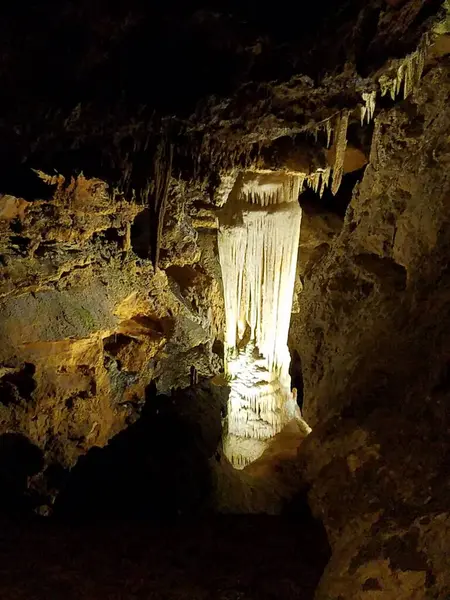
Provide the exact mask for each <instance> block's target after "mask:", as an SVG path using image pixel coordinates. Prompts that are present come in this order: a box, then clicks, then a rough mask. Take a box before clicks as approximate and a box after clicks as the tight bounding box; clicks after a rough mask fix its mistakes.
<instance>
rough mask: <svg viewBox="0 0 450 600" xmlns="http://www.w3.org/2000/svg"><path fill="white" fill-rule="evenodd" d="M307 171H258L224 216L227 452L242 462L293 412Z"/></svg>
mask: <svg viewBox="0 0 450 600" xmlns="http://www.w3.org/2000/svg"><path fill="white" fill-rule="evenodd" d="M300 184H301V178H300V177H297V176H292V175H284V174H283V175H276V174H274V175H270V174H269V175H268V174H265V175H261V174H259V175H255V176H250V177H249V178H248V179H247V180H246V181H244V182H243V183H242V187H241V190H240V194H239V196H238V200H237V201H236V205H235V206H234V207H233V216H232V218H230V216H229V214H228V216H227V217H222V218H221V219H220V228H219V237H218V240H219V256H220V264H221V267H222V277H223V285H224V294H225V311H226V338H225V342H226V356H225V360H226V371H227V374H228V377H229V378H230V388H231V391H230V397H229V401H228V433H227V436H226V439H225V440H224V449H225V453H226V455H227V456H228V458H229V460H230V461H231V462H232V464H233V465H234V466H235V467H236V468H243V467H245V466H246V465H247V464H248V463H249V462H252V461H253V460H254V459H255V458H257V457H258V456H259V455H260V454H261V453H262V451H263V450H264V447H265V441H266V440H268V439H270V438H272V437H273V436H274V435H276V434H277V433H278V432H279V431H280V430H281V429H282V428H283V426H284V425H286V424H287V423H288V422H289V421H290V420H291V419H292V418H294V416H295V415H296V412H298V409H297V411H296V403H295V400H294V398H293V396H292V393H291V390H290V376H289V363H290V355H289V350H288V347H287V337H288V330H289V323H290V316H291V309H292V299H293V292H294V283H295V273H296V265H297V253H298V244H299V236H300V221H301V209H300V206H299V204H298V202H297V198H298V194H299V189H300Z"/></svg>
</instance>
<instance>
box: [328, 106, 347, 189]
mask: <svg viewBox="0 0 450 600" xmlns="http://www.w3.org/2000/svg"><path fill="white" fill-rule="evenodd" d="M347 128H348V112H346V111H343V112H342V114H341V117H340V119H339V125H338V133H337V140H336V158H335V161H334V169H333V181H332V183H331V191H332V193H333V194H334V195H336V194H337V192H338V190H339V187H340V185H341V181H342V176H343V174H344V159H345V151H346V149H347Z"/></svg>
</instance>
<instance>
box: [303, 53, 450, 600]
mask: <svg viewBox="0 0 450 600" xmlns="http://www.w3.org/2000/svg"><path fill="white" fill-rule="evenodd" d="M449 97H450V62H449V60H448V59H446V60H443V61H442V62H440V63H439V64H438V65H435V66H433V67H432V68H430V70H429V72H428V73H427V74H426V76H425V77H424V79H423V82H422V85H421V86H420V88H418V89H417V90H416V91H415V93H414V94H413V95H412V96H410V97H409V98H408V99H407V100H406V101H404V102H401V103H399V104H398V105H396V106H395V107H392V108H390V109H386V110H384V111H382V112H381V113H380V114H379V116H378V117H377V120H376V124H375V131H374V139H373V145H372V153H371V161H370V165H369V166H368V167H367V170H366V172H365V176H364V179H363V181H362V182H361V184H360V185H359V186H358V188H357V190H356V192H355V194H354V196H353V199H352V201H351V204H350V207H349V209H348V211H347V213H346V217H345V222H344V227H343V229H342V231H341V233H340V235H339V236H337V237H336V238H335V239H334V241H333V242H332V243H331V245H330V247H329V248H327V251H326V252H324V254H323V255H322V258H321V260H320V262H319V263H318V264H317V265H316V267H315V269H314V270H313V271H312V273H311V275H310V278H309V279H308V278H307V279H306V282H305V287H304V290H303V293H302V296H301V304H300V315H299V320H300V323H301V325H300V335H301V342H300V344H301V350H300V352H301V358H302V367H303V379H304V414H305V418H306V419H307V421H309V423H310V424H311V425H312V426H313V433H312V434H311V435H310V436H309V438H307V440H306V442H305V443H304V444H303V446H302V449H301V456H302V460H303V461H304V462H303V464H304V468H305V471H306V479H307V481H309V483H310V485H311V490H310V493H309V497H310V502H311V505H312V507H313V510H314V512H315V514H316V515H320V516H321V518H322V519H323V521H324V524H325V527H326V529H327V533H328V536H329V540H330V543H331V545H332V549H333V556H332V558H331V561H330V563H329V565H328V567H327V569H326V571H325V574H324V576H323V578H322V581H321V584H320V586H319V589H318V592H317V596H316V597H317V599H324V600H325V599H327V600H338V599H339V600H344V599H347V598H348V599H350V598H351V599H355V598H378V597H380V598H396V599H399V598H405V599H406V598H408V599H413V598H414V599H425V598H427V599H431V598H446V597H447V596H448V595H449V594H450V579H449V575H448V573H449V572H448V569H447V568H446V567H444V563H443V560H444V559H443V557H444V556H445V555H447V556H448V554H449V552H450V546H449V542H450V536H449V524H450V479H449V471H448V461H449V456H450V422H449V411H448V403H449V384H448V372H449V369H448V358H449V350H450V346H449V341H450V337H449V336H450V321H449V319H448V308H449V299H450V280H449V277H448V255H449V249H450V175H449V173H450V172H449V168H448V167H449V164H450V163H449V161H450V145H449V140H450V113H449V111H448V102H449ZM298 340H300V338H298Z"/></svg>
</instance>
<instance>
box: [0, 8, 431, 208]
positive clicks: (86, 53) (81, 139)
mask: <svg viewBox="0 0 450 600" xmlns="http://www.w3.org/2000/svg"><path fill="white" fill-rule="evenodd" d="M441 4H442V2H441V1H436V0H409V1H407V2H394V1H393V0H391V1H390V2H386V1H385V0H371V1H370V2H367V1H365V0H347V1H344V2H333V1H331V0H328V1H324V2H320V3H313V2H308V3H296V5H295V6H291V3H289V2H281V3H280V2H279V3H277V6H276V10H274V8H273V7H272V6H266V5H263V4H260V3H256V2H254V1H249V0H246V1H244V2H238V1H233V2H220V1H216V2H213V1H211V2H206V1H205V2H183V3H181V2H180V3H174V2H156V3H154V2H144V1H142V0H132V1H130V2H126V3H124V2H122V3H117V5H116V6H114V7H113V6H112V5H111V3H107V2H106V1H97V2H91V1H88V0H82V1H80V2H76V3H73V2H69V1H63V2H56V1H47V2H44V3H33V4H32V6H30V7H29V8H28V9H27V11H24V10H23V6H22V5H21V4H20V3H18V4H14V3H12V4H9V5H8V6H7V7H5V8H3V9H2V12H3V15H2V19H1V20H0V33H1V35H0V39H1V42H0V46H1V61H0V78H1V79H0V80H1V87H2V94H1V98H0V115H1V118H0V133H1V135H0V153H1V171H2V174H1V176H0V186H1V187H2V188H3V189H2V190H1V191H2V192H7V193H15V192H17V191H19V192H20V190H17V189H15V188H16V187H17V180H18V179H22V178H23V173H24V171H25V170H29V169H30V168H34V169H40V170H42V171H45V172H48V173H55V172H56V173H63V174H64V175H67V174H77V173H80V172H83V173H84V174H86V175H87V176H96V177H99V178H102V179H104V180H105V181H107V182H108V183H109V184H110V185H111V186H114V187H116V188H117V189H119V190H121V191H123V192H125V194H130V193H136V195H137V196H138V197H141V198H142V200H143V201H146V199H147V198H148V192H149V181H150V180H151V181H154V180H155V179H158V173H156V172H155V162H156V163H157V162H158V160H159V161H160V162H161V161H162V162H163V163H164V162H165V163H167V162H168V161H170V162H171V163H172V161H173V172H174V173H177V174H179V175H181V176H182V177H184V178H187V179H190V178H192V176H195V175H198V174H199V173H198V170H199V166H198V165H199V164H200V163H201V168H202V169H203V171H204V172H205V171H211V170H214V169H219V170H220V168H222V167H232V166H233V162H234V163H239V161H241V162H242V160H243V158H242V157H243V156H248V155H249V153H251V152H252V150H253V149H254V147H255V146H257V145H258V144H259V146H260V145H261V144H267V143H270V142H271V141H272V140H274V139H276V138H280V137H282V136H289V135H290V136H292V135H295V134H298V133H301V132H304V131H305V130H311V129H314V128H315V127H316V126H317V124H318V123H321V122H323V121H324V120H326V119H328V118H329V117H330V116H333V115H335V114H338V113H339V112H340V111H341V110H342V109H353V108H354V107H355V106H357V105H358V103H360V102H361V93H362V92H363V91H370V90H372V89H373V88H374V86H375V85H376V80H377V77H379V74H380V72H382V71H383V69H386V68H388V67H389V61H392V60H395V59H398V58H402V57H404V56H406V55H408V53H410V52H412V51H413V50H414V49H415V48H416V47H417V45H418V44H419V43H420V40H421V39H422V37H423V35H424V33H426V32H427V31H428V30H429V29H430V27H431V24H432V22H433V19H434V18H435V16H436V14H437V13H438V12H439V9H440V6H441ZM168 145H170V148H171V149H170V151H169V150H168V149H167V146H168ZM199 156H201V160H200V159H199V158H198V157H199ZM155 157H156V159H157V160H156V161H155Z"/></svg>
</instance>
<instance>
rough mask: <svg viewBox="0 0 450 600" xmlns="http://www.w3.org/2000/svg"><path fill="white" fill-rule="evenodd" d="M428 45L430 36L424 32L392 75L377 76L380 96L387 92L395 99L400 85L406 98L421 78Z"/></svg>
mask: <svg viewBox="0 0 450 600" xmlns="http://www.w3.org/2000/svg"><path fill="white" fill-rule="evenodd" d="M429 46H430V38H429V36H428V35H427V34H425V35H424V36H423V38H422V40H421V42H420V44H419V46H418V47H417V49H416V50H415V51H414V52H412V53H411V54H408V56H406V57H405V58H404V59H403V60H402V61H401V62H400V64H399V66H398V67H397V71H396V73H395V75H394V76H390V75H387V74H385V75H382V76H381V77H380V78H379V80H378V83H379V85H380V90H381V95H382V96H385V95H386V94H387V93H389V94H390V95H391V98H392V100H395V99H396V97H397V96H398V94H400V91H401V89H402V85H403V98H407V97H408V96H409V95H410V94H411V92H412V91H413V90H414V88H415V87H417V85H418V84H419V82H420V80H421V78H422V74H423V69H424V66H425V60H426V56H427V52H428V48H429Z"/></svg>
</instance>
